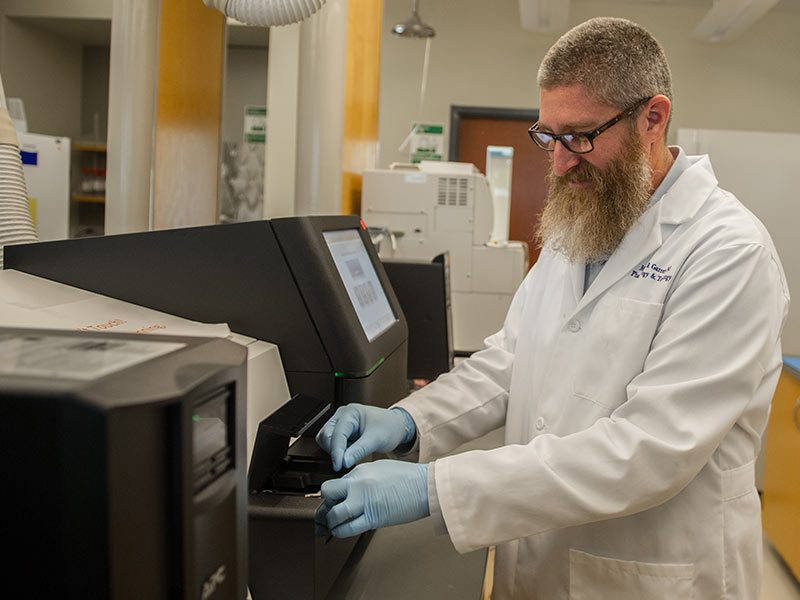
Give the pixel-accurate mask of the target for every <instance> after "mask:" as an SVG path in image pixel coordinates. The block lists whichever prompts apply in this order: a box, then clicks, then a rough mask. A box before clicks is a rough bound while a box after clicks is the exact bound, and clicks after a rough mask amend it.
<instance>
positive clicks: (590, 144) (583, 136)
mask: <svg viewBox="0 0 800 600" xmlns="http://www.w3.org/2000/svg"><path fill="white" fill-rule="evenodd" d="M651 98H652V96H651ZM648 100H650V98H644V99H642V100H639V102H637V103H636V104H634V105H633V106H631V107H630V108H628V109H626V110H623V111H622V112H621V113H619V114H618V115H617V116H616V117H614V118H613V119H609V120H608V121H606V122H605V123H603V124H602V125H600V127H598V128H597V129H595V130H594V131H581V132H575V133H549V132H547V131H539V121H536V123H534V124H533V125H531V126H530V129H528V135H529V136H531V139H532V140H533V141H534V142H535V143H536V145H537V146H539V148H541V149H542V150H547V151H548V152H553V151H554V150H555V149H556V142H559V141H560V142H561V143H562V144H564V147H565V148H566V149H567V150H569V151H570V152H572V153H574V154H586V153H587V152H591V151H592V150H594V138H596V137H597V136H598V135H600V134H601V133H603V132H604V131H606V130H607V129H610V128H611V127H612V126H614V125H616V124H617V123H619V122H620V121H621V120H622V119H624V118H626V117H629V116H631V115H632V114H633V113H634V112H635V111H636V109H637V108H639V107H640V106H642V105H643V104H644V103H645V102H647V101H648Z"/></svg>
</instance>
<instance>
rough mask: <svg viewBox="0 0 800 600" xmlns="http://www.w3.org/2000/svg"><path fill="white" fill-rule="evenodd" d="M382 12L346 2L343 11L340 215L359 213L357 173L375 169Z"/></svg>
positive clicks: (377, 4) (358, 0)
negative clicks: (344, 38) (342, 128)
mask: <svg viewBox="0 0 800 600" xmlns="http://www.w3.org/2000/svg"><path fill="white" fill-rule="evenodd" d="M382 9H383V2H381V1H380V0H349V3H348V8H347V62H346V72H345V92H344V94H345V97H344V136H343V140H342V213H343V214H360V212H361V179H362V176H361V174H362V172H363V171H364V169H369V168H373V167H375V166H376V165H375V157H376V155H377V148H378V92H379V87H380V63H381V18H382Z"/></svg>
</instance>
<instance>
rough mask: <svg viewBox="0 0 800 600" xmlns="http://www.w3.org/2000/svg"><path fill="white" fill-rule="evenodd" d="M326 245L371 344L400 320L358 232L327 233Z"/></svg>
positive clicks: (324, 233) (348, 230) (354, 230)
mask: <svg viewBox="0 0 800 600" xmlns="http://www.w3.org/2000/svg"><path fill="white" fill-rule="evenodd" d="M322 235H323V236H325V242H326V243H327V244H328V249H329V250H330V252H331V256H333V262H335V263H336V268H337V269H338V270H339V275H340V276H341V278H342V282H343V283H344V287H345V289H346V290H347V295H348V296H350V301H351V302H352V303H353V308H354V309H355V311H356V315H358V320H359V321H360V322H361V327H362V328H363V329H364V333H365V334H366V336H367V339H368V340H369V341H372V340H374V339H375V338H376V337H378V336H379V335H380V334H381V333H383V332H384V331H386V330H387V329H388V328H389V327H390V326H391V325H392V324H393V323H394V322H395V321H397V317H396V316H395V314H394V311H393V310H392V307H391V306H390V305H389V300H388V299H387V298H386V293H385V292H384V291H383V286H382V285H381V282H380V280H379V279H378V274H377V273H376V272H375V268H374V267H373V266H372V261H371V260H370V259H369V254H367V249H366V247H365V246H364V242H363V241H362V239H361V236H360V235H359V233H358V230H357V229H344V230H341V231H325V232H323V234H322Z"/></svg>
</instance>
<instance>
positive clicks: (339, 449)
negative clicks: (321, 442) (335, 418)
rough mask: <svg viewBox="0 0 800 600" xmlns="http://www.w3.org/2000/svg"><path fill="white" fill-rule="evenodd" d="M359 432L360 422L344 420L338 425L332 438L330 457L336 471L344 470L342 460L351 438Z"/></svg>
mask: <svg viewBox="0 0 800 600" xmlns="http://www.w3.org/2000/svg"><path fill="white" fill-rule="evenodd" d="M357 431H358V422H356V421H353V420H351V419H343V420H341V421H339V422H338V423H336V426H335V427H334V429H333V432H332V433H331V437H330V443H331V449H330V455H331V460H332V461H333V470H334V471H339V470H340V469H341V468H342V459H343V458H344V455H345V451H346V450H347V444H348V442H349V441H350V437H351V436H352V435H353V434H354V433H356V432H357Z"/></svg>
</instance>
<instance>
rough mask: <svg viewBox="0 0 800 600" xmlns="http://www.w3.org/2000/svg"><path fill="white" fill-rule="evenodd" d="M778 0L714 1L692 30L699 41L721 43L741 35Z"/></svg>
mask: <svg viewBox="0 0 800 600" xmlns="http://www.w3.org/2000/svg"><path fill="white" fill-rule="evenodd" d="M778 2H779V0H716V1H715V2H714V6H712V7H711V10H709V11H708V12H707V13H706V15H705V17H703V20H702V21H700V23H699V24H698V25H697V27H696V28H695V30H694V35H695V37H697V38H700V39H701V40H707V41H710V42H721V41H724V40H730V39H733V38H735V37H736V36H738V35H740V34H742V33H743V32H744V31H745V30H746V29H748V28H749V27H750V26H751V25H752V24H753V23H755V22H756V21H758V19H760V18H761V17H762V16H764V15H765V14H766V13H767V11H769V9H771V8H772V7H773V6H775V5H776V4H777V3H778Z"/></svg>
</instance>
